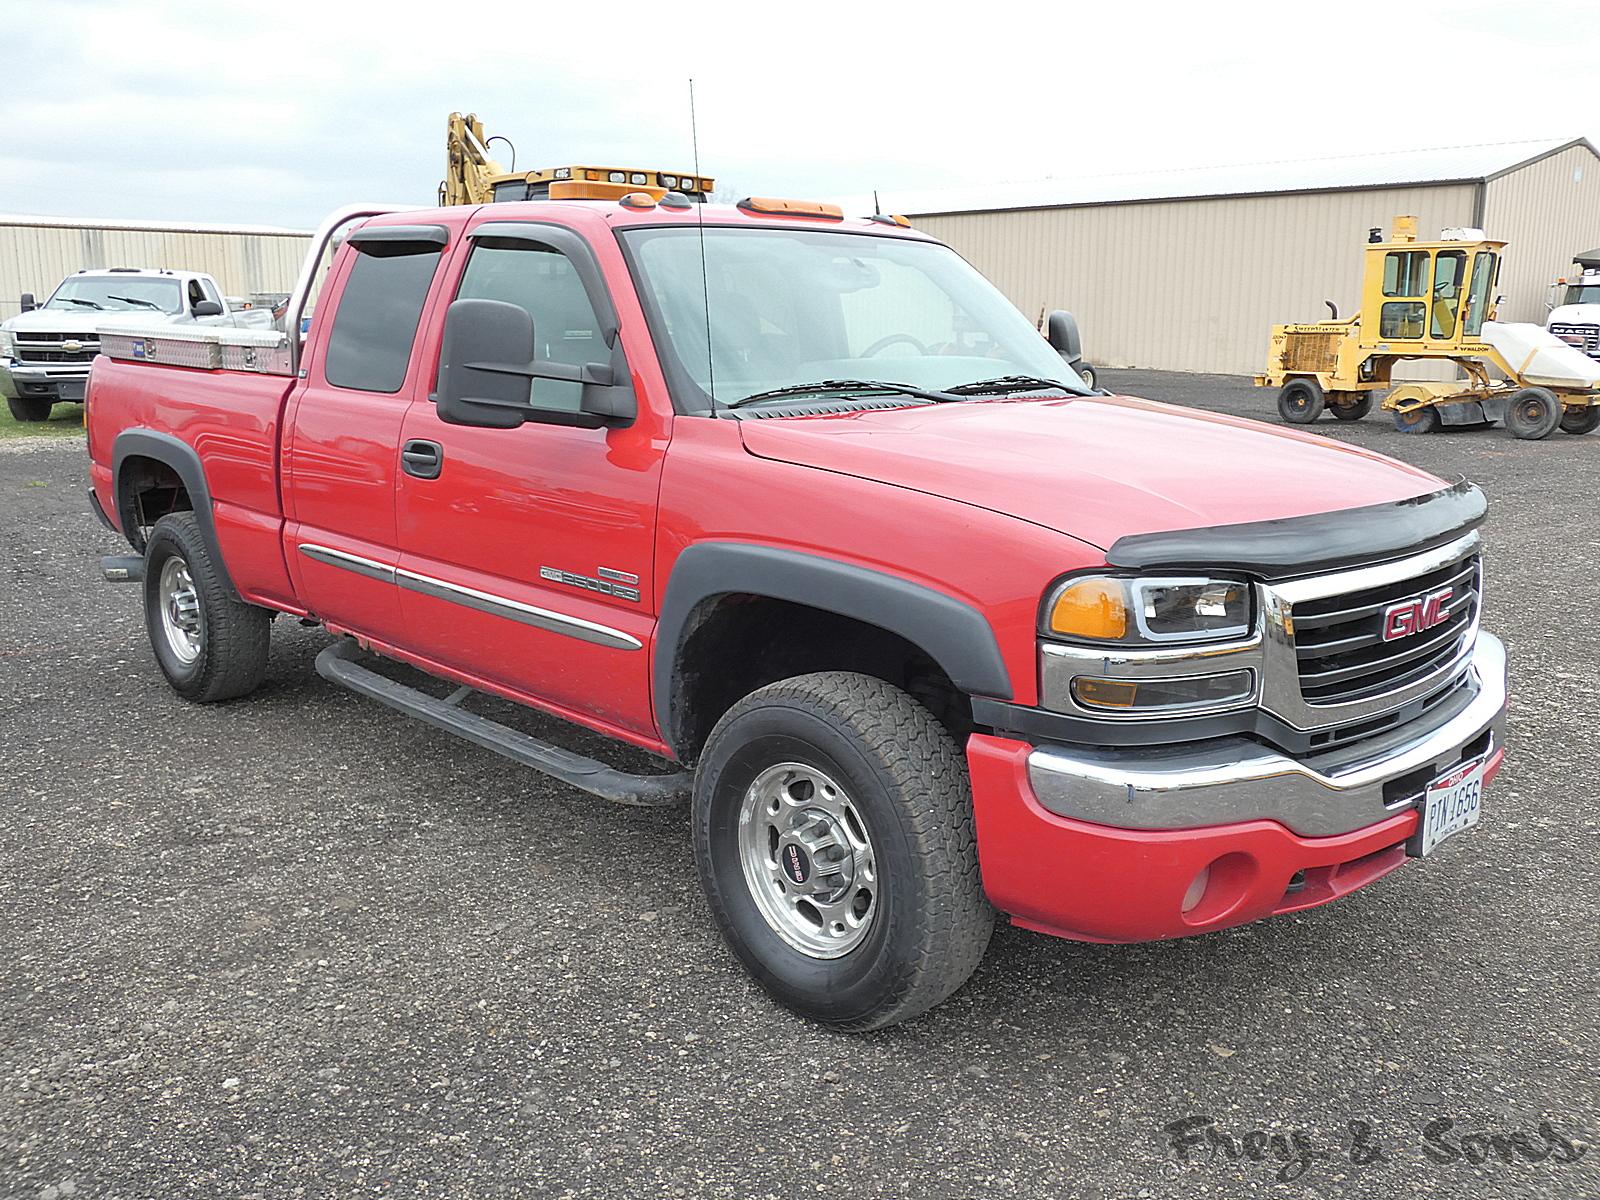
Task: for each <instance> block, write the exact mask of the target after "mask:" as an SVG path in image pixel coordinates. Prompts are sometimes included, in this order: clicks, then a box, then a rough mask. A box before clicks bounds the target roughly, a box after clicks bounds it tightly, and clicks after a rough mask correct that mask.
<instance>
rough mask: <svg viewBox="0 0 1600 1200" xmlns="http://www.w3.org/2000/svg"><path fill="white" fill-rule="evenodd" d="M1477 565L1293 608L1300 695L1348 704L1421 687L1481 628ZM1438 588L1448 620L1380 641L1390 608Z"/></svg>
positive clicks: (1473, 560)
mask: <svg viewBox="0 0 1600 1200" xmlns="http://www.w3.org/2000/svg"><path fill="white" fill-rule="evenodd" d="M1480 572H1481V563H1480V561H1479V556H1478V555H1477V554H1476V553H1470V554H1467V555H1465V556H1464V557H1462V558H1459V559H1456V560H1455V561H1453V562H1449V563H1446V564H1445V565H1443V566H1441V567H1438V568H1436V569H1434V570H1431V571H1428V572H1426V573H1424V574H1420V575H1414V576H1411V577H1410V578H1407V579H1402V580H1399V581H1398V582H1395V583H1389V584H1384V585H1382V586H1379V587H1372V588H1367V589H1365V590H1363V591H1356V592H1346V593H1344V594H1341V595H1335V596H1323V597H1318V598H1316V599H1311V600H1302V601H1300V602H1299V603H1297V604H1295V605H1294V608H1293V621H1294V651H1295V657H1296V660H1297V662H1298V666H1299V673H1300V695H1301V698H1302V699H1303V700H1304V701H1305V703H1307V704H1309V705H1314V706H1325V705H1338V704H1350V703H1353V702H1356V701H1360V700H1366V699H1370V698H1373V697H1376V696H1381V695H1385V694H1387V693H1390V692H1395V691H1399V690H1401V689H1406V688H1411V687H1414V686H1415V685H1418V684H1423V683H1426V682H1427V681H1428V680H1429V679H1430V677H1432V676H1436V675H1437V676H1439V677H1440V679H1441V682H1443V679H1444V676H1445V674H1446V673H1447V672H1448V671H1449V670H1450V668H1451V667H1452V666H1453V665H1455V664H1456V663H1457V662H1458V660H1459V657H1460V655H1461V653H1462V651H1463V649H1464V648H1465V646H1466V645H1467V644H1468V643H1469V642H1470V641H1471V639H1472V638H1473V636H1474V633H1475V631H1476V629H1477V625H1478V609H1479V603H1480V600H1479V597H1480V591H1481V585H1480ZM1443 588H1449V589H1450V590H1451V594H1450V597H1449V600H1448V601H1447V602H1446V603H1445V605H1444V613H1445V619H1444V620H1443V621H1441V622H1440V623H1439V624H1437V625H1434V626H1433V627H1432V628H1430V629H1425V630H1422V631H1419V632H1417V633H1413V634H1409V635H1406V636H1402V637H1398V638H1396V639H1395V640H1393V641H1385V640H1384V638H1383V632H1384V624H1385V620H1386V616H1385V614H1386V612H1387V610H1388V609H1389V608H1390V607H1391V606H1393V605H1395V604H1398V603H1401V602H1403V601H1407V600H1413V599H1421V598H1423V597H1426V596H1429V595H1432V594H1434V593H1436V592H1438V591H1440V590H1441V589H1443Z"/></svg>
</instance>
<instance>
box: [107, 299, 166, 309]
mask: <svg viewBox="0 0 1600 1200" xmlns="http://www.w3.org/2000/svg"><path fill="white" fill-rule="evenodd" d="M106 299H107V300H120V301H122V302H123V303H124V304H141V305H143V306H144V307H145V308H154V309H158V310H159V309H160V308H161V305H159V304H157V303H156V302H155V301H154V300H141V299H139V297H137V296H107V297H106Z"/></svg>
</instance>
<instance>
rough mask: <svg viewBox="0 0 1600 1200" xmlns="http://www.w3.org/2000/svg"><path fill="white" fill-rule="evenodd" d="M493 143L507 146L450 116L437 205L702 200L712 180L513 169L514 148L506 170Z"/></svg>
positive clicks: (478, 124)
mask: <svg viewBox="0 0 1600 1200" xmlns="http://www.w3.org/2000/svg"><path fill="white" fill-rule="evenodd" d="M492 141H501V142H505V143H506V145H507V146H510V145H511V143H510V141H509V139H507V138H504V137H493V138H490V137H485V136H484V132H483V122H482V121H480V120H478V118H477V115H476V114H474V113H467V114H466V115H464V116H463V115H462V114H461V113H451V114H450V122H449V131H448V133H447V135H446V148H445V174H444V181H443V182H442V183H440V184H439V203H440V204H492V203H494V202H495V201H497V200H620V199H622V197H624V196H626V195H628V194H629V193H630V192H647V193H649V194H650V196H651V197H652V198H653V199H655V200H658V201H659V200H661V199H662V198H663V197H664V196H665V195H666V194H667V193H668V192H681V193H682V194H683V195H685V196H687V197H688V198H689V199H690V200H697V201H701V202H704V201H705V199H706V198H707V197H708V196H709V195H710V194H711V191H712V189H713V187H715V185H716V181H715V180H713V179H708V178H706V177H705V176H703V175H700V174H699V173H698V172H695V173H689V172H682V171H656V170H641V169H640V168H638V167H590V166H570V167H545V168H541V169H538V170H533V171H518V170H517V169H516V148H515V147H512V149H511V169H510V170H507V169H506V168H505V167H503V166H501V165H500V164H499V163H497V162H496V161H495V160H494V159H493V158H491V157H490V156H489V143H490V142H492Z"/></svg>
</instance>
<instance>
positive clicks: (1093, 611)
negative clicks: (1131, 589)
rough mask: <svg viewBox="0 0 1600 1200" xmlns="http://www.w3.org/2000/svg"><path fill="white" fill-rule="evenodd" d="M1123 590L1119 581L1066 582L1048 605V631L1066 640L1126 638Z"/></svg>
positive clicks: (1124, 592)
mask: <svg viewBox="0 0 1600 1200" xmlns="http://www.w3.org/2000/svg"><path fill="white" fill-rule="evenodd" d="M1126 594H1127V589H1126V588H1125V587H1124V586H1123V584H1122V581H1121V580H1117V579H1106V578H1103V577H1099V576H1096V577H1094V578H1090V579H1080V580H1078V581H1077V582H1076V583H1069V584H1068V585H1067V586H1066V587H1064V588H1062V589H1061V591H1060V593H1059V594H1057V596H1056V600H1055V603H1054V604H1052V605H1051V606H1050V631H1051V632H1052V633H1059V634H1062V635H1063V636H1066V637H1082V638H1095V639H1097V640H1099V641H1115V640H1117V639H1118V638H1122V637H1125V636H1127V633H1128V603H1127V599H1126Z"/></svg>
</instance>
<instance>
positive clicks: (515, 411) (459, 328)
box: [434, 300, 533, 429]
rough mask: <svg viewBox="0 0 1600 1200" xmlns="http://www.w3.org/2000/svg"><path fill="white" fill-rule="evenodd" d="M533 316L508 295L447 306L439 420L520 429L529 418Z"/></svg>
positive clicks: (436, 397)
mask: <svg viewBox="0 0 1600 1200" xmlns="http://www.w3.org/2000/svg"><path fill="white" fill-rule="evenodd" d="M532 362H533V317H532V316H531V315H530V314H529V313H528V310H527V309H525V308H522V307H520V306H518V305H515V304H507V303H506V302H505V301H503V300H457V301H455V302H453V303H452V304H451V305H450V307H449V308H448V309H446V310H445V316H444V345H443V347H442V348H441V349H440V351H439V391H438V393H437V394H436V395H435V397H434V402H435V404H436V405H437V406H438V410H439V419H440V420H441V421H443V422H445V423H446V424H448V425H476V426H479V427H480V428H484V429H514V428H515V427H516V426H518V425H521V424H522V423H523V421H525V420H527V418H528V411H529V405H528V386H529V385H528V378H529V377H528V376H527V375H526V374H524V373H523V372H524V371H525V370H526V368H527V367H528V366H529V365H530V364H531V363H532Z"/></svg>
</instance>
